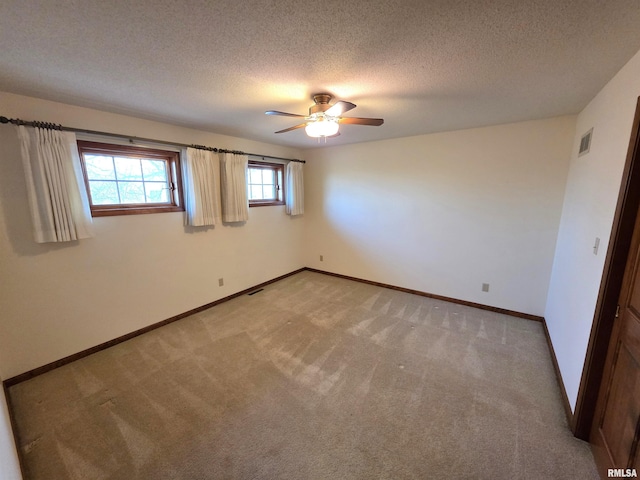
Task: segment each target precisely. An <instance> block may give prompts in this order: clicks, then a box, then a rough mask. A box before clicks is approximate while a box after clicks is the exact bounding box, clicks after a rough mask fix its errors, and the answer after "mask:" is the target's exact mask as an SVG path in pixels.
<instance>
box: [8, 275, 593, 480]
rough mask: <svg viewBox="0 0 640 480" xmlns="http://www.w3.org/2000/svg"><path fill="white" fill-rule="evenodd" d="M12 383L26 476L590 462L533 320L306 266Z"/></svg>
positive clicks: (536, 474) (531, 473) (506, 469)
mask: <svg viewBox="0 0 640 480" xmlns="http://www.w3.org/2000/svg"><path fill="white" fill-rule="evenodd" d="M10 395H11V400H12V402H13V405H14V409H15V415H16V418H17V424H18V436H19V444H20V449H21V453H22V457H23V460H24V464H25V467H26V480H40V479H56V480H57V479H60V480H62V479H78V480H80V479H82V480H88V479H108V480H115V479H123V480H124V479H126V480H131V479H148V480H151V479H153V480H161V479H184V480H193V479H218V478H219V479H314V480H315V479H332V480H333V479H432V478H433V479H471V478H472V479H491V480H495V479H553V478H558V479H563V480H568V479H580V480H583V479H587V478H598V477H597V473H596V470H595V466H594V463H593V458H592V456H591V453H590V450H589V447H588V445H587V444H586V443H584V442H581V441H579V440H576V439H575V438H573V437H572V435H571V433H570V432H569V430H568V428H567V425H566V421H565V417H564V412H563V409H562V405H561V401H560V393H559V389H558V386H557V384H556V380H555V377H554V372H553V367H552V364H551V359H550V357H549V352H548V349H547V345H546V342H545V338H544V333H543V329H542V325H541V324H539V323H536V322H533V321H529V320H522V319H518V318H513V317H509V316H507V315H501V314H495V313H491V312H486V311H482V310H476V309H473V308H469V307H463V306H459V305H455V304H449V303H446V302H442V301H437V300H432V299H428V298H423V297H419V296H414V295H410V294H405V293H401V292H396V291H393V290H388V289H384V288H379V287H374V286H370V285H365V284H361V283H356V282H351V281H348V280H343V279H338V278H334V277H330V276H326V275H322V274H318V273H312V272H302V273H299V274H296V275H294V276H292V277H289V278H287V279H285V280H282V281H280V282H277V283H274V284H272V285H270V286H268V287H266V288H265V289H264V291H262V292H260V293H257V294H255V295H253V296H243V297H240V298H237V299H235V300H232V301H230V302H226V303H224V304H221V305H219V306H216V307H214V308H211V309H209V310H207V311H205V312H202V313H199V314H197V315H194V316H192V317H189V318H186V319H183V320H180V321H178V322H175V323H173V324H171V325H168V326H165V327H163V328H160V329H157V330H155V331H153V332H150V333H147V334H145V335H143V336H140V337H137V338H135V339H133V340H130V341H128V342H125V343H122V344H120V345H117V346H115V347H112V348H110V349H108V350H105V351H103V352H100V353H98V354H95V355H92V356H90V357H87V358H85V359H82V360H79V361H77V362H74V363H72V364H69V365H67V366H64V367H62V368H59V369H57V370H54V371H52V372H49V373H47V374H45V375H41V376H39V377H37V378H34V379H32V380H29V381H27V382H23V383H21V384H18V385H16V386H14V387H12V388H11V389H10Z"/></svg>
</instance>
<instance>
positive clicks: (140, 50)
mask: <svg viewBox="0 0 640 480" xmlns="http://www.w3.org/2000/svg"><path fill="white" fill-rule="evenodd" d="M638 25H640V1H639V0H532V1H523V0H495V1H482V0H476V1H472V0H471V1H460V0H442V1H434V0H417V1H416V0H405V1H400V0H384V1H379V0H350V1H330V0H324V1H323V0H316V1H305V0H295V1H294V0H271V1H267V0H263V1H258V0H248V1H242V0H235V1H233V0H224V1H196V0H182V1H169V0H156V1H151V0H146V1H135V2H134V1H121V0H110V1H105V0H99V1H90V0H75V1H74V0H42V1H34V0H2V1H1V2H0V90H2V91H7V92H13V93H18V94H24V95H30V96H35V97H40V98H45V99H50V100H56V101H61V102H65V103H71V104H75V105H81V106H88V107H93V108H98V109H102V110H107V111H112V112H117V113H125V114H129V115H134V116H139V117H143V118H149V119H154V120H160V121H165V122H169V123H174V124H178V125H184V126H189V127H195V128H200V129H204V130H209V131H213V132H217V133H222V134H227V135H233V136H239V137H244V138H250V139H255V140H261V141H266V142H270V143H279V144H283V145H290V146H295V147H299V148H307V147H314V146H317V145H318V143H317V141H316V140H315V139H311V138H308V137H307V136H306V135H305V134H304V131H303V130H295V131H292V132H289V133H284V134H279V135H275V134H274V133H273V132H275V131H276V130H280V129H283V128H287V127H289V126H292V125H295V124H296V123H298V122H296V119H295V118H293V119H292V118H287V117H270V116H266V115H264V111H265V110H271V109H273V110H282V111H287V112H293V113H301V114H306V113H307V112H308V108H309V106H310V105H311V104H312V103H313V102H312V100H311V95H312V94H313V93H320V92H329V93H331V94H333V95H334V96H335V97H336V99H338V100H348V101H351V102H353V103H355V104H357V105H358V108H356V109H355V110H352V111H350V112H349V113H347V114H346V116H361V117H382V118H384V119H385V124H384V125H383V126H381V127H367V126H355V125H344V126H342V127H341V132H342V135H341V136H340V137H337V138H332V139H329V140H328V142H327V145H338V144H344V143H354V142H362V141H369V140H375V139H382V138H394V137H403V136H408V135H417V134H422V133H430V132H437V131H446V130H455V129H461V128H469V127H475V126H482V125H491V124H498V123H505V122H512V121H520V120H529V119H536V118H544V117H550V116H556V115H562V114H569V113H577V112H579V111H580V110H581V109H582V108H583V107H584V106H585V105H586V104H587V103H588V102H589V100H591V99H592V98H593V96H594V95H595V94H596V93H597V92H598V91H599V90H600V89H601V88H602V87H603V86H604V85H605V83H606V82H607V81H608V80H610V79H611V78H612V77H613V75H614V74H615V73H616V72H617V71H618V70H619V69H620V68H621V67H622V66H623V65H624V64H625V63H626V62H627V61H628V60H629V59H630V58H631V57H632V56H633V55H634V54H635V53H636V52H637V51H638V50H639V49H640V28H639V27H638ZM1 114H2V111H1V107H0V115H1ZM37 120H43V121H46V120H48V119H46V118H39V119H37ZM73 126H76V127H80V128H81V127H82V125H73ZM123 133H126V132H123ZM321 145H324V143H322V144H321Z"/></svg>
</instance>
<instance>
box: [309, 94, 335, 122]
mask: <svg viewBox="0 0 640 480" xmlns="http://www.w3.org/2000/svg"><path fill="white" fill-rule="evenodd" d="M331 98H332V97H331V95H329V94H328V93H318V94H316V95H314V96H313V101H314V102H315V103H316V104H315V105H313V106H311V107H309V116H311V115H313V114H314V113H318V112H324V111H326V110H328V109H329V107H331V105H329V102H330V101H331Z"/></svg>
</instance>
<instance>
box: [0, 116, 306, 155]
mask: <svg viewBox="0 0 640 480" xmlns="http://www.w3.org/2000/svg"><path fill="white" fill-rule="evenodd" d="M0 123H11V124H13V125H24V126H27V127H36V128H48V129H50V130H62V131H64V132H74V133H87V134H90V135H103V136H107V137H117V138H127V139H129V141H130V142H131V143H133V142H134V141H138V142H152V143H159V144H161V145H171V146H174V147H191V148H197V149H200V150H209V151H210V152H216V153H235V154H237V155H249V156H251V157H262V158H273V159H275V160H285V161H288V162H299V163H307V162H305V161H304V160H298V159H297V158H283V157H274V156H273V155H260V154H258V153H246V152H241V151H240V150H227V149H225V148H215V147H206V146H204V145H187V144H186V143H177V142H167V141H164V140H155V139H153V138H143V137H132V136H130V135H121V134H118V133H109V132H99V131H96V130H84V129H82V128H73V127H64V126H62V125H58V124H55V123H48V122H27V121H25V120H20V119H19V118H7V117H2V116H0Z"/></svg>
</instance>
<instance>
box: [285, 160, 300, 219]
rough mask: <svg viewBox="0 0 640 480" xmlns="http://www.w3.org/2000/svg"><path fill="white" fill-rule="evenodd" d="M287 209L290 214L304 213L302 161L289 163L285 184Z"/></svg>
mask: <svg viewBox="0 0 640 480" xmlns="http://www.w3.org/2000/svg"><path fill="white" fill-rule="evenodd" d="M284 192H285V210H286V212H287V213H288V214H289V215H302V214H303V213H304V178H303V176H302V163H300V162H289V163H288V164H287V173H286V184H285V189H284Z"/></svg>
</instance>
